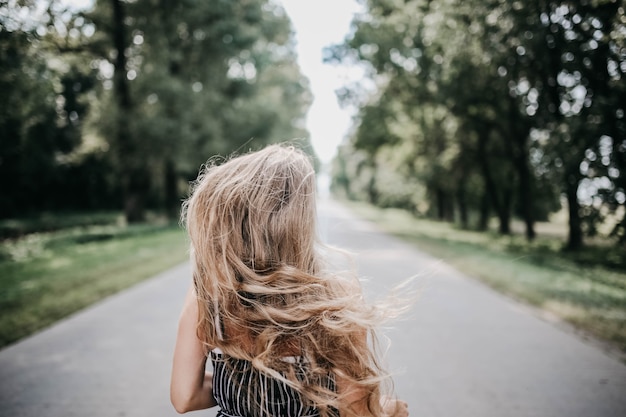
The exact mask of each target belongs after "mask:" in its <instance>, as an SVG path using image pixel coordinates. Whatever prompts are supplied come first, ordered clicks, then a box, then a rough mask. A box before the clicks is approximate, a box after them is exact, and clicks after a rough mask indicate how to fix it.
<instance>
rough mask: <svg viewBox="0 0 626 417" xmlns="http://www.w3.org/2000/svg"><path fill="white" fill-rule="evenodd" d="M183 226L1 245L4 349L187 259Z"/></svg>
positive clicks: (64, 234) (73, 233) (78, 231)
mask: <svg viewBox="0 0 626 417" xmlns="http://www.w3.org/2000/svg"><path fill="white" fill-rule="evenodd" d="M186 257H187V244H186V237H185V233H184V231H183V230H182V229H181V228H180V227H179V226H178V225H167V226H166V225H160V226H156V225H137V226H128V227H123V226H115V225H108V226H90V227H80V228H72V229H68V230H61V231H56V232H51V233H34V234H29V235H27V236H25V237H23V238H21V239H18V240H14V241H8V240H7V241H4V242H1V243H0V347H2V346H6V345H8V344H10V343H13V342H15V341H17V340H19V339H21V338H23V337H25V336H28V335H30V334H32V333H34V332H35V331H37V330H39V329H42V328H44V327H45V326H48V325H50V324H51V323H53V322H55V321H57V320H59V319H61V318H63V317H65V316H67V315H69V314H71V313H73V312H75V311H77V310H79V309H81V308H84V307H86V306H88V305H90V304H92V303H94V302H95V301H98V300H100V299H102V298H103V297H106V296H108V295H111V294H113V293H115V292H118V291H120V290H122V289H124V288H127V287H129V286H131V285H133V284H135V283H137V282H139V281H141V280H143V279H146V278H148V277H150V276H153V275H154V274H156V273H158V272H161V271H163V270H165V269H167V268H169V267H172V266H174V265H176V264H179V263H180V262H182V261H184V260H185V259H186Z"/></svg>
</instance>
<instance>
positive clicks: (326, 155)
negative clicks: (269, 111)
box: [280, 0, 361, 162]
mask: <svg viewBox="0 0 626 417" xmlns="http://www.w3.org/2000/svg"><path fill="white" fill-rule="evenodd" d="M280 2H281V3H282V5H283V7H284V8H285V11H286V12H287V14H288V15H289V18H290V19H291V21H292V23H293V27H294V30H295V36H296V42H297V46H296V48H297V53H298V63H299V64H300V68H301V70H302V73H303V74H304V75H305V76H306V77H307V78H308V79H309V82H310V86H311V91H312V93H313V96H314V101H313V104H312V106H311V108H310V110H309V114H308V117H307V124H306V125H307V128H308V130H309V132H310V134H311V142H312V143H313V147H314V148H315V152H316V153H317V155H318V156H319V157H320V159H321V160H322V162H329V161H330V160H331V159H332V157H333V156H334V155H335V152H336V150H337V146H338V145H339V143H340V142H341V140H342V139H343V137H344V136H345V134H346V133H347V131H348V129H349V128H350V126H351V124H352V119H351V112H350V111H349V110H347V109H341V108H340V107H339V104H338V102H337V97H336V95H335V90H336V89H338V88H340V87H341V86H343V85H344V84H345V83H346V82H347V81H348V80H349V79H351V78H353V77H354V76H355V69H354V68H352V69H349V68H346V67H340V66H333V65H328V64H324V63H323V62H322V49H323V48H324V47H325V46H329V45H332V44H337V43H341V42H342V41H343V40H344V38H345V36H346V35H347V34H348V32H349V29H350V22H351V21H352V17H353V15H354V13H356V12H357V11H359V10H360V9H361V6H359V4H357V2H356V0H280Z"/></svg>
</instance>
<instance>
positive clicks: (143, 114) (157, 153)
mask: <svg viewBox="0 0 626 417" xmlns="http://www.w3.org/2000/svg"><path fill="white" fill-rule="evenodd" d="M25 16H28V17H25ZM0 25H1V26H0V54H2V55H1V58H2V59H1V60H0V88H2V91H3V94H2V97H1V98H0V100H1V101H0V105H1V107H2V109H3V110H2V114H1V115H0V135H1V137H0V174H1V175H0V181H2V183H1V184H0V185H1V186H2V189H3V192H2V196H1V197H0V199H1V201H0V203H1V204H0V217H7V216H14V215H16V214H19V213H24V212H30V211H32V212H36V211H38V210H44V209H46V210H59V209H97V208H116V209H119V208H124V209H125V210H126V214H127V218H128V219H129V220H133V219H141V218H143V217H145V216H144V214H143V213H144V210H145V209H147V208H156V209H160V210H164V211H165V212H167V213H169V214H170V215H171V216H176V214H177V213H176V212H177V208H178V206H179V205H180V200H181V198H182V197H183V196H184V195H185V194H186V192H187V189H186V184H187V182H188V180H190V179H192V178H193V177H194V176H195V174H196V173H197V171H198V168H199V166H200V165H201V164H203V163H204V162H205V161H206V160H207V159H209V158H210V157H211V156H213V155H215V154H218V153H219V154H222V155H227V154H230V153H231V152H234V151H247V150H248V149H249V148H256V147H260V146H262V145H263V144H266V143H269V142H274V141H282V140H288V139H292V138H296V137H299V138H302V139H301V143H303V145H304V146H305V147H307V145H308V144H309V142H308V133H307V132H306V131H305V130H304V128H303V126H304V122H303V119H304V114H305V112H306V110H307V108H308V106H309V104H310V101H311V97H310V93H309V90H308V84H307V80H306V79H304V78H303V76H302V74H301V73H300V71H299V68H298V66H297V64H296V57H295V52H294V44H293V39H292V33H291V26H290V21H289V19H288V18H287V16H286V14H285V12H284V11H283V9H282V8H281V7H280V6H279V5H277V4H275V3H274V2H271V1H267V0H252V1H246V2H225V1H219V0H211V1H176V0H174V1H170V0H150V1H142V2H125V1H121V0H120V1H113V2H111V1H104V0H101V1H96V2H95V3H94V5H93V8H92V9H90V10H83V11H81V10H76V9H72V8H68V7H67V6H64V4H63V3H62V2H57V1H54V0H50V1H47V2H46V1H44V2H39V3H37V4H35V3H29V2H26V3H16V2H14V1H9V2H1V3H0ZM120 51H121V52H120ZM121 57H122V58H123V59H120V58H121Z"/></svg>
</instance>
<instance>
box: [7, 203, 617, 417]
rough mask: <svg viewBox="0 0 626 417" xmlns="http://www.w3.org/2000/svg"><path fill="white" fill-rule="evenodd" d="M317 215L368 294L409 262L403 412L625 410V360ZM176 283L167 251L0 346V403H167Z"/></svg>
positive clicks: (162, 408)
mask: <svg viewBox="0 0 626 417" xmlns="http://www.w3.org/2000/svg"><path fill="white" fill-rule="evenodd" d="M319 216H320V221H319V227H320V234H321V235H322V236H323V238H324V239H325V240H326V241H328V242H329V243H331V244H334V245H338V246H342V247H344V248H347V249H349V250H351V251H353V252H354V253H355V254H356V256H355V260H356V264H357V265H358V268H359V273H360V275H361V276H363V277H364V278H365V279H366V280H365V282H364V288H365V290H366V296H367V297H368V298H370V299H374V298H376V297H379V296H380V295H381V294H384V293H386V292H387V291H389V289H390V288H391V287H393V286H394V285H396V284H397V283H399V282H401V281H403V280H405V279H406V278H409V277H412V276H417V278H416V279H415V281H414V282H413V284H412V285H413V287H412V288H418V289H419V297H418V298H417V300H416V301H415V304H414V307H413V308H412V310H411V312H410V313H408V314H407V315H406V316H405V317H404V318H403V319H402V320H400V321H397V322H394V323H391V324H390V327H388V328H385V330H384V335H385V336H386V337H388V338H389V339H390V340H391V345H390V347H389V350H388V363H389V367H390V368H391V370H392V371H393V373H394V375H395V387H396V391H397V393H398V395H399V396H400V397H402V398H404V399H406V400H407V401H408V402H409V404H410V412H411V415H412V416H420V417H421V416H424V417H439V416H443V417H502V416H508V417H517V416H520V417H521V416H524V417H528V416H537V417H539V416H541V417H623V416H626V365H624V364H623V363H621V362H619V361H618V360H617V359H615V358H613V357H610V356H608V355H607V354H605V353H604V352H603V351H601V350H600V349H598V348H597V347H596V346H595V345H594V344H591V343H588V342H585V341H583V340H582V339H580V338H579V337H578V336H576V335H574V334H573V333H572V332H568V331H566V330H564V329H563V326H555V325H554V324H552V323H549V322H546V321H544V320H542V319H540V318H539V317H538V316H537V315H536V314H534V313H533V311H532V310H531V309H528V308H525V307H524V306H522V305H520V304H518V303H516V302H514V301H511V300H509V299H507V298H506V297H503V296H501V295H499V294H497V293H495V292H493V291H492V290H490V289H488V288H486V287H485V286H483V285H482V284H479V283H477V282H476V281H474V280H472V279H470V278H468V277H465V276H464V275H463V274H461V273H460V272H458V271H455V270H454V269H452V268H450V267H448V266H446V265H445V263H443V262H440V261H438V260H436V259H433V258H431V257H429V256H427V255H425V254H423V253H421V252H419V251H417V250H416V249H414V248H413V247H410V246H408V245H407V244H405V243H403V242H401V241H399V240H397V239H395V238H392V237H389V236H387V235H385V234H383V233H381V232H380V231H379V230H377V228H376V227H375V225H372V224H370V223H367V222H364V221H361V220H358V219H355V218H354V217H353V216H352V215H351V214H350V213H349V212H348V211H347V210H346V209H344V208H343V207H342V206H340V205H339V204H338V203H335V202H332V201H328V200H323V201H321V202H320V209H319ZM188 283H189V265H188V264H184V265H180V266H178V267H176V268H173V269H172V270H169V271H167V272H165V273H163V274H161V275H159V276H156V277H154V278H153V279H151V280H148V281H146V282H144V283H142V284H139V285H137V286H135V287H133V288H131V289H129V290H126V291H124V292H122V293H120V294H118V295H116V296H113V297H110V298H108V299H106V300H104V301H102V302H100V303H97V304H96V305H94V306H92V307H90V308H88V309H86V310H84V311H82V312H79V313H77V314H75V315H73V316H72V317H70V318H68V319H66V320H64V321H61V322H60V323H58V324H56V325H54V326H52V327H50V328H48V329H46V330H44V331H42V332H40V333H38V334H36V335H34V336H32V337H30V338H27V339H25V340H23V341H21V342H19V343H17V344H15V345H12V346H10V347H8V348H6V349H4V350H2V351H0V416H6V417H9V416H10V417H20V416H25V417H70V416H92V417H114V416H120V417H122V416H125V417H143V416H150V417H169V416H175V415H177V414H176V413H175V411H174V410H173V409H172V407H171V405H170V403H169V374H170V364H171V356H172V350H173V345H174V337H175V331H176V322H177V319H178V313H179V310H180V307H181V303H182V299H183V296H184V294H185V291H186V288H187V285H188ZM191 414H192V415H199V416H200V415H202V416H214V415H215V411H201V412H196V413H191Z"/></svg>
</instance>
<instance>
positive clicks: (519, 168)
mask: <svg viewBox="0 0 626 417" xmlns="http://www.w3.org/2000/svg"><path fill="white" fill-rule="evenodd" d="M509 130H510V132H511V141H510V142H509V143H510V145H512V146H509V147H508V152H509V156H510V157H511V160H512V162H513V166H514V167H515V170H516V172H517V176H518V177H519V184H518V187H519V188H518V193H519V194H518V196H519V204H520V205H521V207H520V208H521V214H522V218H523V220H524V224H525V226H526V239H527V240H529V241H532V240H533V239H534V238H535V220H534V216H533V206H534V204H533V193H532V186H531V181H532V177H531V173H530V169H529V167H528V159H529V157H528V150H527V149H526V148H527V146H528V145H527V141H528V134H529V133H530V132H529V129H528V127H527V126H526V123H525V122H524V121H523V120H520V114H519V109H518V107H517V104H516V103H515V99H514V98H513V97H509Z"/></svg>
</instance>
